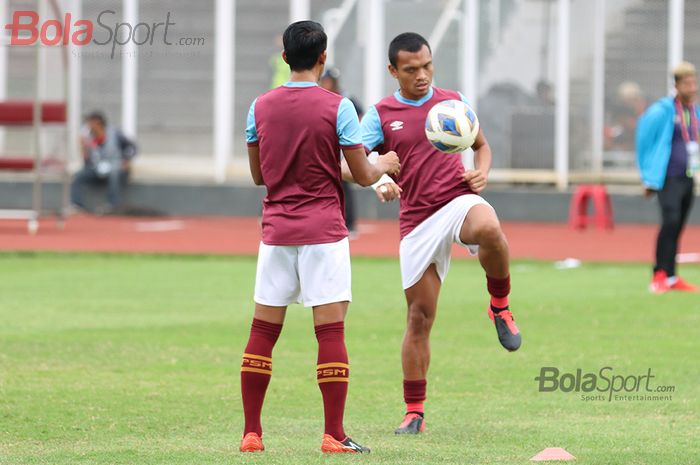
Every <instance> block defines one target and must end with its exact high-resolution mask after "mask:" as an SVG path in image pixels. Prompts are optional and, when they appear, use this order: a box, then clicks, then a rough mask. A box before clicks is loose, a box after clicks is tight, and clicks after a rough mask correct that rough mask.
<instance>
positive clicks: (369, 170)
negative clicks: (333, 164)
mask: <svg viewBox="0 0 700 465" xmlns="http://www.w3.org/2000/svg"><path fill="white" fill-rule="evenodd" d="M343 155H345V162H346V165H347V171H348V173H347V174H349V176H344V179H345V180H347V181H350V182H355V183H357V184H359V185H360V186H363V187H367V186H371V185H372V184H374V183H375V182H377V181H379V178H381V177H382V175H384V174H398V173H399V170H400V169H401V165H400V163H399V157H398V155H396V152H393V151H392V152H387V153H385V154H384V155H380V156H379V158H377V162H376V163H375V164H372V163H370V162H369V160H368V159H367V155H366V154H365V150H364V148H361V147H360V148H352V149H348V148H346V149H343ZM341 169H342V166H341Z"/></svg>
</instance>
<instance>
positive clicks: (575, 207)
mask: <svg viewBox="0 0 700 465" xmlns="http://www.w3.org/2000/svg"><path fill="white" fill-rule="evenodd" d="M589 201H592V202H593V218H592V220H591V218H590V217H589V215H588V203H589ZM591 223H595V225H596V226H597V227H598V228H600V229H613V226H614V221H613V211H612V203H611V202H610V195H608V190H607V189H606V188H605V186H603V185H602V184H582V185H580V186H578V187H577V188H576V190H575V191H574V194H573V196H572V197H571V203H570V205H569V225H570V226H571V227H572V228H574V229H584V228H586V226H588V225H589V224H591Z"/></svg>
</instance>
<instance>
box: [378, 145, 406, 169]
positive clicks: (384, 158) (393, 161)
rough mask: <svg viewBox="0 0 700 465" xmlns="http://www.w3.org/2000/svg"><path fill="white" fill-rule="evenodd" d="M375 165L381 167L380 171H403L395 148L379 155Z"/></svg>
mask: <svg viewBox="0 0 700 465" xmlns="http://www.w3.org/2000/svg"><path fill="white" fill-rule="evenodd" d="M375 166H376V167H377V168H378V169H379V171H381V172H382V173H386V174H399V171H401V163H400V162H399V156H398V155H396V152H394V151H393V150H391V151H389V152H387V153H385V154H384V155H379V157H378V158H377V163H376V164H375Z"/></svg>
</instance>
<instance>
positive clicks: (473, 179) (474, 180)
mask: <svg viewBox="0 0 700 465" xmlns="http://www.w3.org/2000/svg"><path fill="white" fill-rule="evenodd" d="M462 181H464V182H466V183H467V185H468V186H469V188H470V189H471V190H472V191H473V192H474V193H475V194H479V193H480V192H481V191H483V190H484V188H485V187H486V182H487V180H486V175H485V174H484V173H483V172H482V171H481V170H466V171H465V172H464V173H463V174H462Z"/></svg>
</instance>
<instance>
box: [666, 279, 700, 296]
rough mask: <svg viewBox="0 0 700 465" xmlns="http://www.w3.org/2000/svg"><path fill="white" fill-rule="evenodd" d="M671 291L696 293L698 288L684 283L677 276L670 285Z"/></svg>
mask: <svg viewBox="0 0 700 465" xmlns="http://www.w3.org/2000/svg"><path fill="white" fill-rule="evenodd" d="M671 290H672V291H682V292H698V287H697V286H693V285H692V284H690V283H689V282H687V281H685V280H684V279H683V278H681V277H680V276H678V277H677V278H676V282H675V283H673V284H671Z"/></svg>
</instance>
